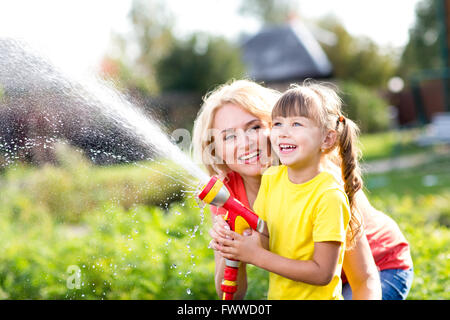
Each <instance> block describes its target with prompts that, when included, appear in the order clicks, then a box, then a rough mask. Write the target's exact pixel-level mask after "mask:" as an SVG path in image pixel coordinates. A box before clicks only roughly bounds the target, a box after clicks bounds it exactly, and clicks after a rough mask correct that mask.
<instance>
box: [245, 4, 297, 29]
mask: <svg viewBox="0 0 450 320" xmlns="http://www.w3.org/2000/svg"><path fill="white" fill-rule="evenodd" d="M297 6H298V2H297V1H289V0H245V1H242V2H241V6H240V8H239V13H240V14H242V15H248V16H252V17H254V18H256V19H257V20H259V21H260V22H261V23H263V24H278V23H283V22H286V21H287V19H288V17H289V15H290V14H291V13H292V12H293V11H295V9H294V8H296V7H297Z"/></svg>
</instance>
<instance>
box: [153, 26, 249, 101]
mask: <svg viewBox="0 0 450 320" xmlns="http://www.w3.org/2000/svg"><path fill="white" fill-rule="evenodd" d="M157 74H158V80H159V84H160V86H161V89H162V90H179V91H184V90H189V91H197V92H201V93H203V92H206V91H208V90H209V89H211V88H212V87H214V86H216V85H218V84H221V83H225V82H226V81H228V80H229V79H230V78H240V77H242V76H243V75H244V66H243V63H242V59H241V56H240V51H239V48H237V47H236V46H234V45H233V44H231V43H230V42H228V41H227V40H226V39H224V38H222V37H212V36H207V35H205V34H194V35H192V36H191V37H190V38H189V39H188V40H186V41H182V40H178V41H176V43H175V45H174V47H173V49H172V51H171V52H170V54H169V55H168V56H167V57H165V58H164V59H162V60H161V61H160V62H159V63H158V66H157Z"/></svg>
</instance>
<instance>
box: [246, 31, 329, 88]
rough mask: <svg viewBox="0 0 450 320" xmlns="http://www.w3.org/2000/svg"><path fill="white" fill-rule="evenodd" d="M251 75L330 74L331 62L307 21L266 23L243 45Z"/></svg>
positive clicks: (279, 78)
mask: <svg viewBox="0 0 450 320" xmlns="http://www.w3.org/2000/svg"><path fill="white" fill-rule="evenodd" d="M242 51H243V60H244V63H245V64H246V66H247V72H248V76H250V77H251V78H252V79H254V80H257V81H265V82H278V81H287V80H293V79H305V78H327V77H330V76H331V74H332V65H331V63H330V61H329V60H328V58H327V56H326V54H325V52H324V51H323V50H322V48H321V47H320V45H319V43H318V42H317V40H316V39H315V38H314V36H313V35H312V34H311V33H310V31H309V30H308V29H307V28H306V26H305V25H304V24H302V23H301V22H295V23H290V24H285V25H279V26H271V27H266V28H264V29H263V30H261V31H260V32H259V33H257V34H256V35H254V36H253V37H251V38H250V39H248V40H247V41H246V42H245V43H243V45H242Z"/></svg>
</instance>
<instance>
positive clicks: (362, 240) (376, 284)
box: [343, 231, 381, 300]
mask: <svg viewBox="0 0 450 320" xmlns="http://www.w3.org/2000/svg"><path fill="white" fill-rule="evenodd" d="M343 269H344V272H345V275H346V277H347V280H348V283H349V284H350V287H351V288H352V300H380V299H381V283H380V276H379V273H378V270H377V267H376V265H375V261H374V260H373V256H372V251H371V250H370V246H369V242H368V241H367V237H366V234H365V233H364V231H362V233H361V234H360V235H358V238H357V239H356V243H355V247H354V248H352V249H350V250H347V251H346V252H345V256H344V264H343Z"/></svg>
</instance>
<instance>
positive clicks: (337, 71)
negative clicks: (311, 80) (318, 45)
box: [318, 17, 397, 88]
mask: <svg viewBox="0 0 450 320" xmlns="http://www.w3.org/2000/svg"><path fill="white" fill-rule="evenodd" d="M318 23H319V25H320V26H321V27H322V28H324V29H326V30H328V31H331V32H332V33H334V34H335V35H336V38H337V41H336V42H335V43H334V44H322V48H323V49H324V51H325V53H326V54H327V56H328V59H329V60H330V62H331V64H332V65H333V72H334V77H335V78H338V79H343V80H352V81H356V82H358V83H360V84H363V85H366V86H369V87H372V88H385V87H386V85H387V82H388V81H389V79H390V78H391V77H393V76H394V75H395V72H396V68H397V63H396V59H395V53H394V52H390V51H389V50H387V49H385V48H384V49H382V48H380V47H379V46H378V45H377V44H376V43H375V42H374V41H373V40H371V39H369V38H367V37H355V36H353V35H351V34H350V33H348V31H347V30H346V29H345V27H344V26H343V25H342V24H341V23H340V22H339V21H338V20H337V19H335V18H333V17H325V18H323V19H322V20H321V21H319V22H318Z"/></svg>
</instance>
